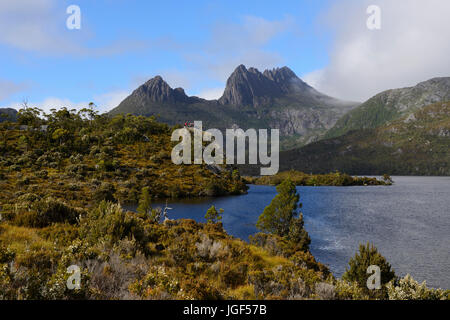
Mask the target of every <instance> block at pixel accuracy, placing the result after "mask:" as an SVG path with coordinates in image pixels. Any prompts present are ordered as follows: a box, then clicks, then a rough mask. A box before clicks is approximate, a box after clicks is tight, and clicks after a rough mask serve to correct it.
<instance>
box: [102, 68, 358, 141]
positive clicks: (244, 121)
mask: <svg viewBox="0 0 450 320" xmlns="http://www.w3.org/2000/svg"><path fill="white" fill-rule="evenodd" d="M357 105H358V103H354V102H343V101H340V100H337V99H334V98H332V97H329V96H327V95H324V94H322V93H320V92H318V91H317V90H315V89H314V88H312V87H311V86H309V85H308V84H307V83H305V82H303V81H302V80H301V79H300V78H298V77H297V76H296V75H295V73H294V72H293V71H292V70H290V69H289V68H287V67H283V68H276V69H272V70H265V71H264V72H262V73H261V72H260V71H258V70H257V69H256V68H248V69H247V68H246V67H245V66H243V65H240V66H238V67H237V68H236V70H235V71H234V72H233V73H232V74H231V75H230V77H229V78H228V80H227V84H226V88H225V90H224V93H223V95H222V97H221V98H220V99H218V100H205V99H201V98H198V97H189V96H187V95H186V94H185V92H184V90H183V89H182V88H176V89H172V88H171V87H170V86H169V85H168V84H167V83H166V82H165V81H164V80H163V79H162V78H161V77H160V76H156V77H154V78H152V79H150V80H149V81H147V82H146V83H145V84H143V85H142V86H140V87H139V88H137V89H136V90H135V91H133V93H132V94H131V95H130V96H128V97H127V98H126V99H125V100H124V101H122V102H121V103H120V104H119V106H118V107H117V108H115V109H113V110H111V112H110V114H111V115H117V114H127V113H131V114H134V115H145V116H151V115H153V116H158V120H159V121H162V122H164V123H168V124H170V125H175V124H183V123H185V122H186V121H194V120H202V121H203V124H204V126H205V127H206V128H219V129H225V128H232V127H233V126H238V127H240V128H243V129H248V128H278V129H280V133H281V143H282V147H283V148H289V147H293V146H296V145H298V144H300V145H303V144H306V143H308V142H310V141H314V140H316V139H318V137H319V136H320V135H322V134H323V133H324V132H325V131H326V130H327V129H329V128H331V127H332V126H333V125H334V124H335V123H336V121H337V120H338V119H339V118H340V117H341V116H342V115H343V114H345V112H347V111H349V110H351V109H352V108H354V107H356V106H357Z"/></svg>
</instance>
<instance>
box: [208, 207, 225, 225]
mask: <svg viewBox="0 0 450 320" xmlns="http://www.w3.org/2000/svg"><path fill="white" fill-rule="evenodd" d="M222 213H223V209H219V211H218V212H217V210H216V207H215V206H211V208H209V209H208V211H206V214H205V219H206V222H207V223H218V222H220V221H221V220H222Z"/></svg>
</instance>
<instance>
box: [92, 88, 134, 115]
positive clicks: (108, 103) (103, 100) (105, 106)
mask: <svg viewBox="0 0 450 320" xmlns="http://www.w3.org/2000/svg"><path fill="white" fill-rule="evenodd" d="M129 95H130V92H129V91H127V90H117V91H111V92H107V93H103V94H100V95H96V96H94V98H93V102H94V103H95V104H96V105H97V108H98V109H97V110H98V111H100V112H107V111H110V110H111V109H113V108H115V107H117V106H118V105H119V104H120V103H121V102H122V101H123V100H124V99H125V98H126V97H127V96H129Z"/></svg>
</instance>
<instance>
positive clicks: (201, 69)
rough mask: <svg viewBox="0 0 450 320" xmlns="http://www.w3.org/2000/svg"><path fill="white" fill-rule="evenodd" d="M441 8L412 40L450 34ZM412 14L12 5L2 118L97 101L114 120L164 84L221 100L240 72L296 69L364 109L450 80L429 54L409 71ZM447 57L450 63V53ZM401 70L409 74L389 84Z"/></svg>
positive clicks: (5, 8)
mask: <svg viewBox="0 0 450 320" xmlns="http://www.w3.org/2000/svg"><path fill="white" fill-rule="evenodd" d="M433 1H434V2H435V4H436V5H437V7H436V8H435V9H434V10H431V11H430V12H428V11H427V17H426V19H428V20H425V21H424V22H422V23H420V24H418V25H413V27H412V29H413V30H412V31H411V32H412V34H417V32H419V33H420V32H422V33H423V36H424V37H425V36H427V35H428V33H427V32H428V29H427V28H428V27H426V24H427V23H428V22H429V21H430V20H432V21H437V23H440V22H441V19H442V23H443V26H444V27H445V26H447V28H448V23H447V24H444V23H445V21H444V16H442V17H441V13H440V11H441V10H442V9H447V7H448V6H447V4H446V3H445V0H431V2H433ZM396 2H397V3H401V2H403V3H406V2H405V1H404V0H399V1H396ZM411 2H417V1H416V0H411V1H410V2H409V3H411ZM369 3H379V5H380V6H381V8H382V9H383V12H386V15H385V17H386V18H385V20H386V25H387V26H389V28H385V29H384V30H383V29H382V30H380V31H379V32H378V33H374V32H373V31H370V30H367V28H366V26H365V21H366V19H367V13H366V12H365V9H366V7H367V5H368V4H369ZM418 3H419V2H417V4H418ZM71 4H75V5H78V6H79V7H80V9H81V29H80V30H68V29H67V28H66V19H67V18H68V16H69V15H68V14H67V13H66V8H67V7H68V6H69V5H71ZM439 6H444V7H445V8H439ZM405 11H406V16H403V17H404V18H405V19H408V18H409V16H408V15H410V16H413V15H416V14H417V13H418V12H422V11H424V8H421V7H420V5H419V4H418V5H417V6H416V7H415V8H414V6H413V7H412V8H411V6H405V5H404V6H401V5H400V6H399V5H397V6H393V5H392V1H391V2H388V1H386V0H382V1H375V0H374V1H370V2H367V1H364V0H361V1H352V0H341V1H337V0H335V1H332V0H314V1H313V0H295V1H290V0H288V1H284V0H283V1H282V0H280V1H270V2H269V1H261V0H260V1H248V0H247V1H242V0H241V1H233V0H228V1H211V0H210V1H194V0H193V1H152V0H150V1H144V0H95V1H93V0H71V1H61V0H58V1H57V0H0V106H2V107H6V106H13V107H17V106H18V104H20V102H22V101H23V100H27V101H28V102H29V103H30V104H34V105H37V106H40V107H42V108H45V109H48V108H49V107H50V105H53V106H54V107H60V106H62V105H67V106H73V107H80V106H81V105H83V104H86V103H88V102H90V101H93V102H95V103H96V104H97V105H98V106H99V107H100V109H101V110H102V111H103V110H107V109H110V108H111V107H113V106H115V105H117V104H118V103H119V102H120V100H121V99H123V98H124V97H125V96H126V95H127V94H129V93H130V92H131V91H132V90H133V89H135V88H136V87H137V86H138V85H140V84H142V83H143V82H145V81H146V80H148V79H149V78H151V77H153V76H155V75H158V74H159V75H162V76H163V78H164V79H165V80H166V81H167V82H168V83H169V84H170V85H171V86H172V87H178V86H181V87H183V88H185V90H186V92H187V93H188V94H190V95H200V96H202V97H205V98H214V97H218V96H220V93H221V92H222V91H223V88H224V86H225V81H226V79H227V77H228V75H229V74H230V73H231V72H232V71H233V69H234V68H235V67H236V66H237V65H238V64H240V63H243V64H245V65H246V66H248V67H250V66H254V67H257V68H259V69H264V68H272V67H277V66H284V65H287V66H289V67H290V68H291V69H292V70H293V71H294V72H296V73H297V75H299V76H300V77H303V78H305V79H306V80H307V81H308V82H309V83H311V84H312V85H314V86H317V87H318V89H319V90H322V91H324V90H325V93H328V94H331V95H335V96H338V97H340V98H346V99H353V100H360V99H364V98H367V97H369V96H370V95H371V94H374V93H376V92H377V90H380V89H384V87H383V85H384V86H386V88H387V86H388V85H390V86H395V85H399V86H400V85H406V84H413V83H414V81H420V80H426V79H425V77H428V76H430V77H431V76H438V75H448V73H449V72H450V68H449V67H448V63H447V62H446V60H448V59H444V57H443V56H442V57H441V56H438V57H435V60H436V61H435V62H434V64H433V65H432V66H431V68H430V67H428V68H425V67H426V66H425V67H422V68H419V69H420V70H417V72H415V71H416V69H418V68H417V61H421V59H422V60H423V58H424V57H425V53H420V52H419V53H418V55H419V56H418V57H417V56H416V57H413V59H410V61H409V60H408V59H406V60H405V59H402V57H401V54H400V53H401V52H403V51H408V50H410V49H411V46H413V48H414V43H413V42H414V41H413V40H414V39H412V40H411V41H410V42H408V41H407V40H405V41H403V42H404V43H403V42H402V41H400V44H399V45H394V48H393V49H392V48H391V47H392V46H393V45H392V39H391V38H390V37H393V36H401V35H402V34H404V32H405V30H406V29H405V28H406V27H405V26H403V24H402V23H399V22H395V23H394V21H397V20H398V15H399V14H404V12H405ZM447 12H448V10H447ZM435 27H439V26H435ZM432 31H433V30H432V29H431V30H429V34H434V33H435V32H432ZM441 36H442V37H444V38H443V39H440V38H439V36H434V38H433V39H432V40H433V41H441V40H445V39H446V41H444V42H448V35H447V34H443V35H441ZM436 37H437V38H436ZM445 37H446V38H445ZM361 43H362V44H363V45H361ZM430 43H431V41H430ZM374 49H375V52H374ZM394 49H395V51H394ZM438 49H439V50H441V51H442V52H443V53H444V54H447V53H449V51H450V50H449V48H448V47H447V46H446V45H445V44H444V45H441V47H439V48H438ZM376 50H378V53H377V51H376ZM386 50H388V51H387V52H386ZM389 50H391V51H392V52H390V51H389ZM342 53H346V55H345V56H343V54H342ZM420 54H421V55H420ZM371 55H372V56H371ZM383 55H388V57H391V56H392V57H393V58H387V59H386V58H385V57H384V58H383ZM447 56H448V55H447ZM349 57H350V58H349ZM349 59H350V60H349ZM374 59H375V60H374ZM377 59H378V60H377ZM374 61H375V62H374ZM399 61H402V64H403V65H404V67H403V68H404V69H400V70H398V69H395V68H394V69H395V71H396V73H395V74H394V72H392V76H387V75H389V72H391V70H392V68H393V66H394V65H398V64H399ZM373 64H375V67H374V66H373ZM411 69H413V71H414V72H412V71H411ZM422 69H426V70H422ZM343 70H344V71H343ZM345 70H349V73H347V72H346V71H345ZM377 70H378V71H377ZM379 70H381V71H383V70H384V71H385V72H384V73H381V71H379ZM427 70H428V71H427ZM419 71H420V72H419ZM372 73H376V74H372ZM378 73H379V74H378ZM353 78H355V79H354V83H352V82H351V80H349V79H353ZM361 79H364V80H365V81H366V80H367V85H366V86H365V87H363V86H361V87H358V86H360V85H361V82H362V81H361ZM344 80H345V81H344ZM346 81H349V82H348V83H347V82H346ZM344 82H345V83H344ZM381 83H383V85H381ZM369 84H370V89H367V88H366V87H368V86H369ZM349 88H351V90H350V89H349ZM353 88H354V89H353ZM54 104H56V105H54ZM58 104H59V105H58Z"/></svg>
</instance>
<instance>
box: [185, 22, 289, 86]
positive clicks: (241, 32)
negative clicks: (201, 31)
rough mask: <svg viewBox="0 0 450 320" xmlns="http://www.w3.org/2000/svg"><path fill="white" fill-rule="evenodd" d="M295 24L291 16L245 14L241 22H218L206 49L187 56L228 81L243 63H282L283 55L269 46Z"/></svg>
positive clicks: (257, 64)
mask: <svg viewBox="0 0 450 320" xmlns="http://www.w3.org/2000/svg"><path fill="white" fill-rule="evenodd" d="M295 27H296V26H295V23H294V21H293V19H292V18H291V17H289V16H287V17H285V18H283V19H281V20H266V19H264V18H261V17H255V16H244V17H243V18H242V20H241V22H240V23H218V24H216V25H215V26H214V27H213V28H212V31H211V35H210V39H209V41H207V42H206V43H204V44H203V46H202V49H201V50H197V51H196V52H195V53H191V54H189V55H186V59H187V60H188V61H189V62H190V63H192V65H193V66H194V67H195V68H199V69H200V70H202V72H204V73H206V74H207V75H209V76H210V77H212V78H213V79H215V80H219V81H225V80H226V79H227V78H228V76H229V75H230V74H231V72H232V71H233V70H234V69H235V68H236V67H237V66H238V65H240V64H245V65H247V66H251V67H256V68H258V69H265V68H269V67H273V66H274V65H278V64H280V63H282V61H283V58H282V57H281V55H280V54H279V53H277V52H274V51H269V50H267V49H266V48H265V46H266V45H267V44H268V43H270V41H272V40H274V39H275V38H276V37H277V36H280V35H281V34H283V33H286V32H289V31H292V30H294V29H295ZM199 52H200V53H199Z"/></svg>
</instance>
